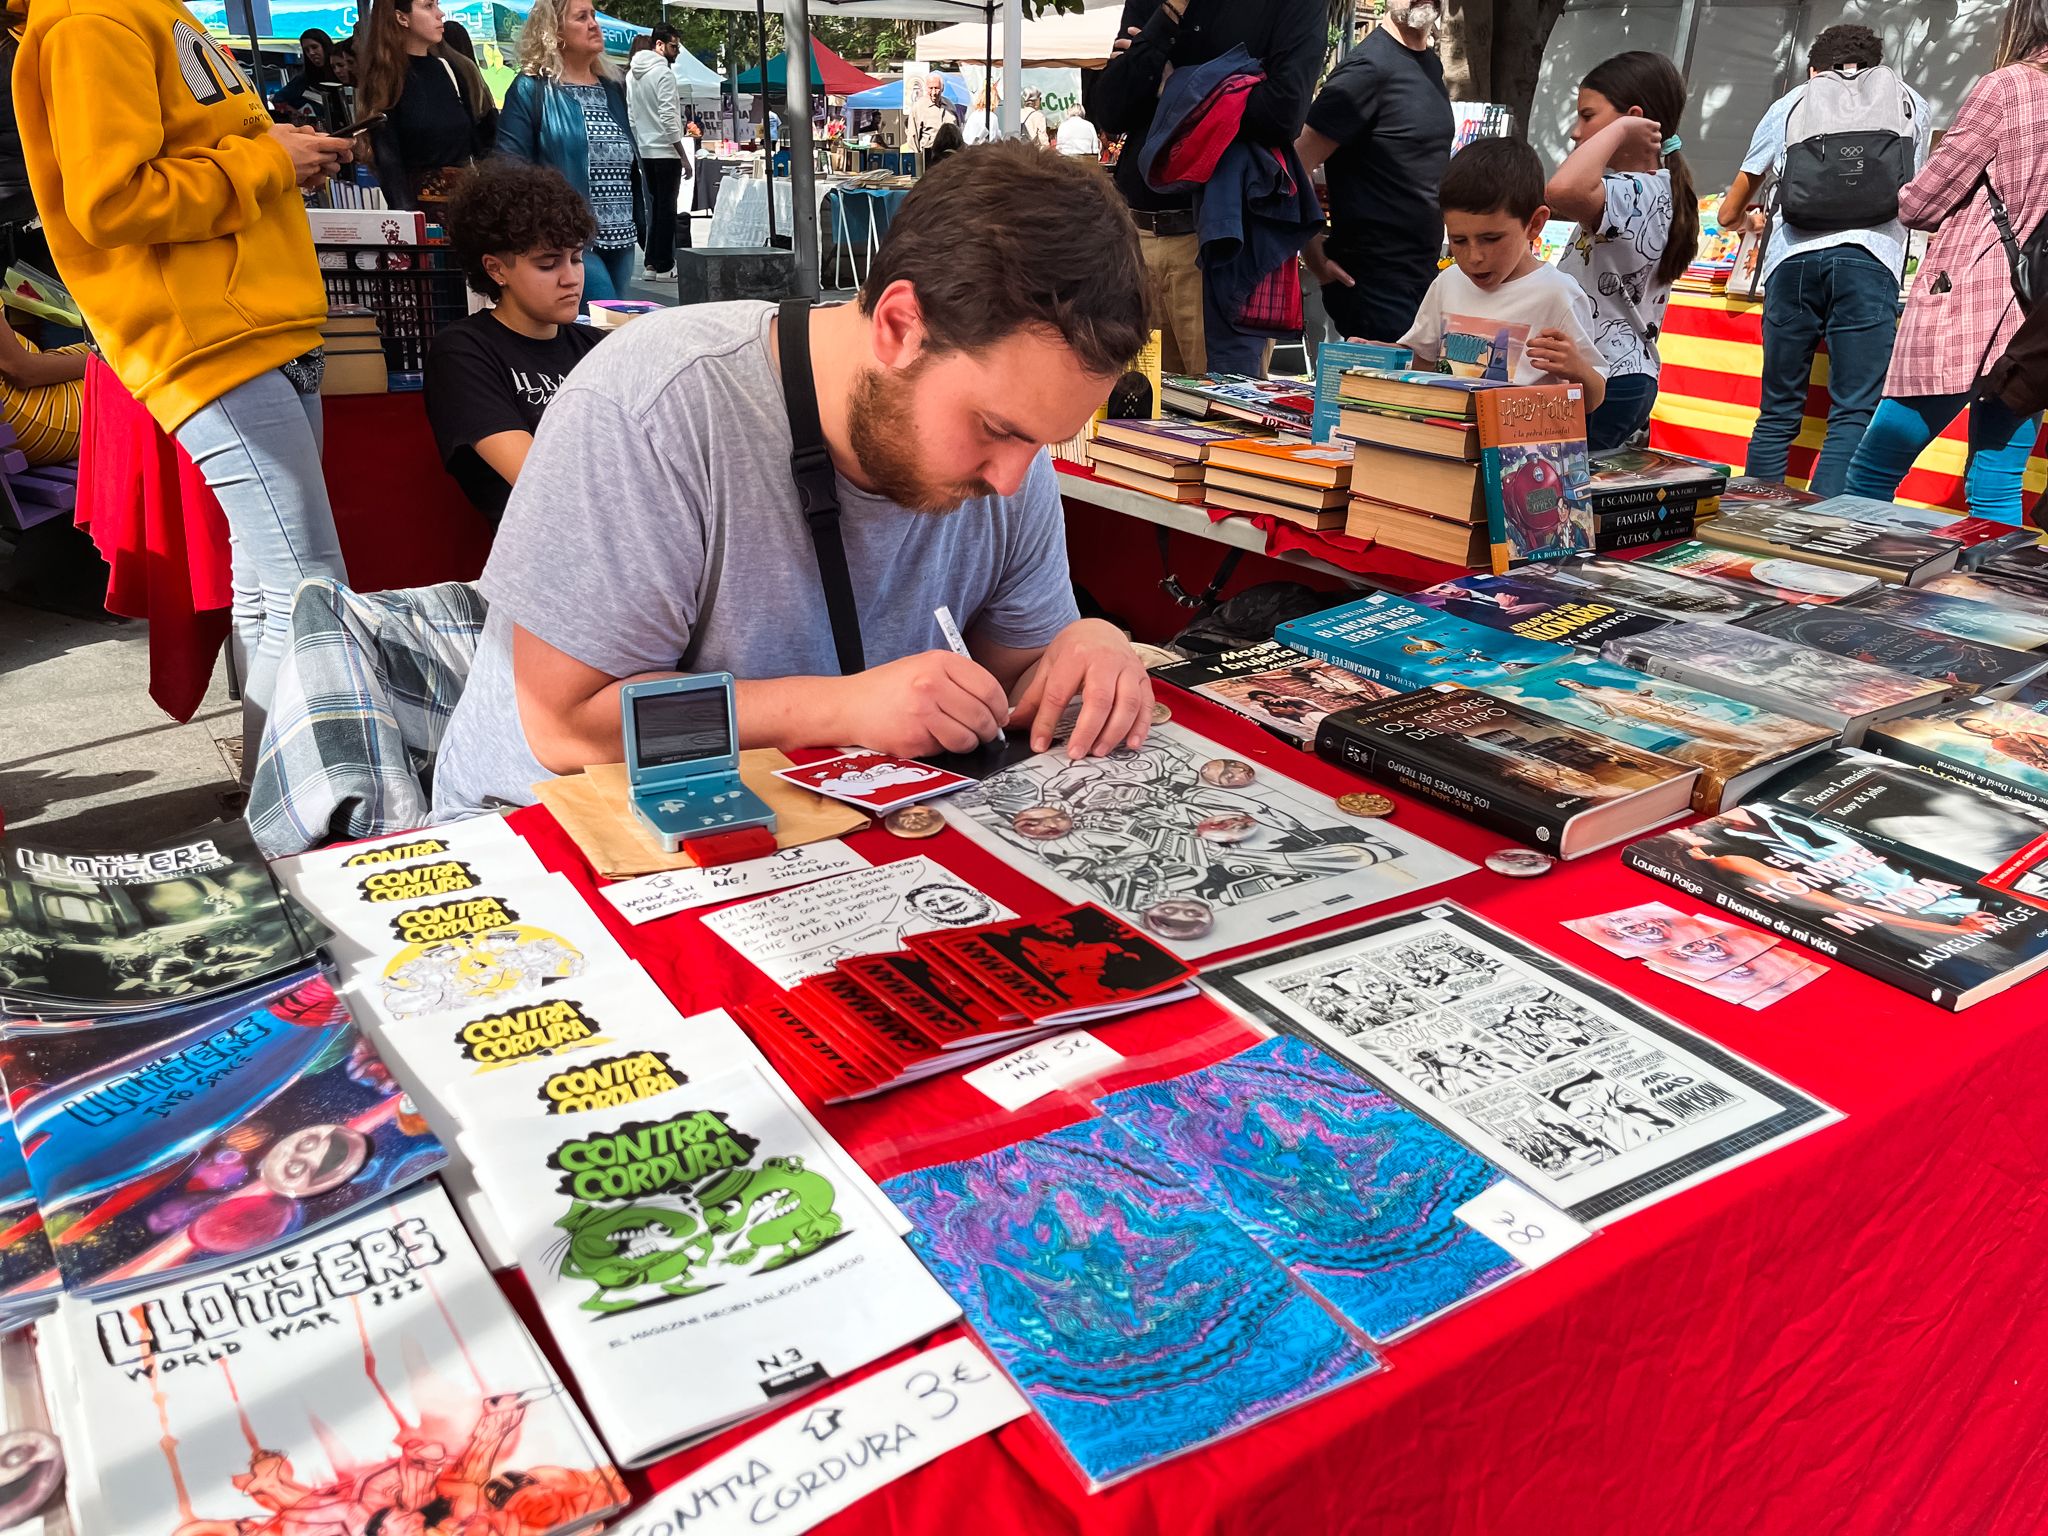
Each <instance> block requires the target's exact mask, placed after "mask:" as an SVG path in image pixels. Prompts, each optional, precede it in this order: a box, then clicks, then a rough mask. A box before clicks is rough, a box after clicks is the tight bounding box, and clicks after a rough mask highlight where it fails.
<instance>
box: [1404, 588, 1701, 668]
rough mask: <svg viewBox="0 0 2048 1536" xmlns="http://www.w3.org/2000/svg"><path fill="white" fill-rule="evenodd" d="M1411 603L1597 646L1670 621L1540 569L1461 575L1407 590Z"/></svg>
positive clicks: (1530, 634)
mask: <svg viewBox="0 0 2048 1536" xmlns="http://www.w3.org/2000/svg"><path fill="white" fill-rule="evenodd" d="M1408 599H1409V601H1411V602H1415V603H1420V604H1422V605H1423V606H1425V607H1429V608H1434V609H1437V610H1438V611H1439V612H1441V613H1446V614H1449V615H1450V616H1451V617H1452V618H1456V619H1469V620H1470V621H1471V622H1473V623H1475V624H1483V625H1485V626H1486V627H1487V628H1488V629H1504V630H1506V631H1508V633H1510V634H1514V635H1520V636H1521V637H1522V638H1523V639H1525V640H1544V641H1548V642H1550V643H1552V644H1554V645H1573V646H1581V647H1584V648H1586V649H1588V650H1596V651H1597V650H1598V649H1599V648H1600V645H1601V642H1602V641H1605V640H1609V639H1614V638H1618V637H1620V636H1623V635H1637V634H1641V633H1642V632H1643V631H1644V630H1648V629H1656V628H1658V627H1659V626H1661V625H1664V624H1668V623H1669V622H1670V620H1669V619H1666V618H1665V617H1664V616H1663V615H1662V614H1656V613H1645V612H1643V611H1642V610H1640V609H1632V608H1625V607H1622V606H1620V605H1618V604H1615V603H1610V602H1607V601H1606V600H1604V599H1602V598H1599V597H1596V596H1593V595H1591V594H1589V593H1587V592H1586V591H1585V590H1584V589H1582V588H1574V587H1570V586H1565V585H1563V584H1561V583H1559V582H1555V581H1552V580H1550V579H1549V578H1548V577H1547V576H1546V575H1544V574H1543V572H1542V571H1539V570H1534V569H1523V570H1516V571H1509V572H1508V573H1507V574H1506V575H1502V576H1495V575H1488V574H1480V575H1472V576H1461V577H1459V578H1458V579H1457V580H1456V581H1445V582H1439V583H1438V584H1437V585H1435V586H1433V587H1424V588H1422V589H1421V590H1420V591H1417V592H1411V593H1409V594H1408Z"/></svg>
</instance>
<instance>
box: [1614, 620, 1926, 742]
mask: <svg viewBox="0 0 2048 1536" xmlns="http://www.w3.org/2000/svg"><path fill="white" fill-rule="evenodd" d="M1601 655H1603V656H1604V657H1606V659H1607V660H1609V661H1611V662H1614V663H1615V664H1616V665H1618V666H1624V667H1633V668H1634V669H1635V670H1636V671H1638V672H1648V673H1650V674H1652V675H1653V676H1656V677H1668V678H1670V679H1671V680H1672V681H1673V682H1677V683H1687V684H1690V685H1691V686H1693V687H1695V688H1704V689H1706V690H1708V691H1710V692H1714V693H1725V694H1727V695H1729V696H1730V697H1732V698H1737V699H1743V700H1746V701H1747V702H1749V703H1751V704H1756V705H1760V706H1761V707H1763V708H1764V709H1772V710H1778V711H1781V712H1782V713H1784V714H1788V715H1796V716H1797V717H1798V718H1799V719H1801V720H1810V721H1812V722H1813V723H1814V724H1816V725H1824V726H1826V727H1828V728H1829V729H1830V730H1833V731H1836V732H1839V733H1840V735H1841V738H1842V745H1844V746H1848V747H1853V746H1855V745H1856V744H1857V743H1858V742H1860V741H1861V740H1862V739H1863V732H1864V730H1865V729H1866V728H1867V727H1868V726H1869V725H1870V724H1871V723H1872V722H1874V721H1878V720H1888V719H1890V718H1891V717H1892V716H1894V715H1903V714H1906V713H1909V712H1910V711H1912V710H1914V709H1919V708H1923V707H1925V706H1926V705H1928V704H1930V703H1933V702H1934V701H1935V700H1937V699H1938V698H1940V697H1941V695H1942V694H1944V693H1945V692H1947V691H1948V690H1947V689H1946V687H1945V686H1944V685H1943V684H1941V683H1935V682H1929V681H1928V680H1927V679H1925V678H1920V677H1909V676H1907V675H1906V674H1905V673H1903V672H1894V671H1892V670H1890V669H1889V668H1886V667H1875V666H1872V665H1870V664H1869V663H1868V662H1862V661H1851V660H1849V659H1848V658H1847V657H1842V656H1831V655H1829V654H1828V653H1827V652H1826V651H1816V650H1814V649H1813V648H1812V647H1811V646H1805V645H1798V644H1794V643H1793V642H1791V641H1789V640H1780V639H1779V638H1778V637H1777V636H1775V635H1762V634H1758V633H1757V632H1756V631H1755V630H1750V629H1742V628H1739V627H1737V626H1735V625H1732V624H1671V625H1667V626H1666V627H1665V628H1663V629H1655V630H1651V631H1650V632H1649V633H1648V634H1642V635H1631V636H1629V637H1628V638H1627V639H1626V640H1611V641H1609V642H1608V643H1607V644H1606V646H1604V647H1603V648H1602V650H1601Z"/></svg>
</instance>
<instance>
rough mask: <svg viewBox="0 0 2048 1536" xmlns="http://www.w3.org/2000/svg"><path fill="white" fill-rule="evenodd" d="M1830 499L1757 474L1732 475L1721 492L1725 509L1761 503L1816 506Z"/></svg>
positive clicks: (1722, 504) (1786, 505) (1784, 505)
mask: <svg viewBox="0 0 2048 1536" xmlns="http://www.w3.org/2000/svg"><path fill="white" fill-rule="evenodd" d="M1826 500H1828V498H1827V497H1825V496H1816V495H1814V493H1813V492H1812V491H1802V490H1800V489H1799V488H1798V487H1796V486H1790V485H1782V484H1780V483H1779V482H1778V481H1776V480H1763V479H1759V478H1758V477H1757V476H1755V475H1731V476H1729V478H1728V488H1727V489H1726V490H1724V491H1722V492H1721V506H1722V509H1723V510H1724V511H1726V510H1728V509H1730V508H1734V507H1752V506H1759V505H1766V504H1768V505H1771V506H1783V507H1815V506H1819V505H1820V504H1821V503H1822V502H1823V501H1826Z"/></svg>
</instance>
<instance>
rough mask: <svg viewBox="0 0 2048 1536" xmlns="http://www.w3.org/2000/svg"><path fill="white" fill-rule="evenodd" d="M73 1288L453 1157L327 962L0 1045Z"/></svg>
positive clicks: (155, 1273) (385, 1184)
mask: <svg viewBox="0 0 2048 1536" xmlns="http://www.w3.org/2000/svg"><path fill="white" fill-rule="evenodd" d="M0 1066H4V1069H5V1073H6V1079H7V1095H8V1100H9V1102H10V1103H11V1104H12V1105H13V1107H14V1117H15V1125H16V1127H17V1129H18V1130H19V1132H20V1136H21V1145H22V1148H23V1151H24V1153H25V1155H26V1157H27V1161H28V1171H29V1178H30V1180H31V1182H32V1183H33V1184H34V1186H35V1190H36V1200H37V1203H38V1204H39V1205H40V1206H41V1208H42V1212H43V1219H44V1222H45V1225H46V1228H47V1230H48V1232H49V1235H50V1240H51V1247H52V1249H53V1250H54V1252H55V1254H56V1258H57V1264H58V1268H59V1269H60V1270H61V1271H62V1272H63V1276H64V1283H65V1288H66V1289H67V1290H71V1291H74V1292H80V1293H85V1294H114V1293H117V1292H120V1291H123V1290H131V1289H134V1288H135V1287H137V1286H142V1285H153V1284H161V1283H162V1282H163V1281H164V1279H165V1277H166V1276H171V1275H178V1274H183V1273H186V1272H189V1271H191V1270H194V1269H204V1268H208V1267H211V1266H214V1265H218V1264H221V1263H225V1262H232V1261H236V1260H243V1259H247V1258H248V1257H250V1256H252V1255H254V1254H258V1253H262V1252H264V1251H265V1250H267V1249H269V1248H273V1247H275V1246H276V1245H277V1244H279V1243H281V1242H284V1241H287V1240H288V1239H290V1238H292V1237H295V1236H297V1235H298V1234H300V1233H302V1232H305V1231H308V1230H310V1229H312V1228H314V1227H318V1226H321V1225H323V1224H325V1223H327V1222H330V1221H335V1220H338V1219H339V1218H341V1217H343V1216H346V1215H348V1214H349V1213H350V1212H352V1211H354V1210H355V1209H357V1208H358V1207H360V1206H362V1205H363V1204H365V1203H367V1202H370V1201H374V1200H378V1199H381V1198H382V1197H383V1196H385V1195H388V1194H390V1193H392V1192H393V1191H395V1190H398V1189H402V1188H404V1187H405V1186H406V1185H407V1184H411V1183H414V1182H416V1181H417V1180H419V1179H422V1178H425V1177H426V1176H427V1175H428V1174H429V1173H432V1172H433V1171H434V1170H435V1169H437V1168H439V1167H440V1166H441V1164H442V1163H443V1162H445V1161H446V1160H447V1154H446V1153H445V1152H443V1150H442V1148H441V1144H440V1142H439V1141H437V1140H436V1139H435V1138H434V1136H433V1135H432V1133H431V1132H430V1131H429V1130H428V1129H427V1124H426V1121H425V1120H424V1119H423V1118H422V1117H421V1116H420V1114H419V1111H418V1110H417V1109H415V1108H414V1107H413V1105H412V1103H411V1101H410V1100H409V1099H407V1098H406V1097H405V1096H404V1094H403V1092H402V1091H401V1089H400V1088H399V1085H398V1083H397V1081H396V1080H395V1079H394V1078H393V1077H392V1075H391V1072H390V1070H389V1069H388V1068H387V1067H386V1066H385V1065H384V1062H383V1061H382V1060H381V1059H380V1058H379V1057H378V1055H377V1052H376V1051H375V1050H374V1049H373V1048H372V1047H371V1045H370V1042H369V1041H368V1040H366V1039H365V1038H363V1035H362V1033H361V1032H360V1031H359V1030H358V1029H357V1028H356V1024H355V1021H354V1020H353V1019H352V1018H350V1017H349V1013H348V1009H347V1008H346V1007H345V1006H344V1005H343V1003H342V1001H341V1000H340V999H339V998H338V997H336V996H335V994H334V990H333V988H332V987H331V986H329V985H328V982H327V980H326V978H325V977H323V976H322V975H321V974H320V973H319V972H318V971H314V970H308V971H303V972H300V973H298V974H297V975H295V976H292V977H289V978H287V979H286V981H285V982H284V984H282V985H281V986H279V987H277V988H275V989H273V990H272V991H270V992H268V993H266V994H263V995H261V996H260V997H258V998H254V999H248V998H245V999H242V1000H240V1001H237V1002H236V1003H234V1004H233V1005H231V1006H226V1007H220V1006H216V1007H214V1008H211V1009H205V1008H201V1009H195V1010H193V1011H192V1012H190V1013H187V1014H183V1015H179V1016H175V1017H172V1018H169V1019H166V1020H162V1021H159V1022H153V1023H144V1024H104V1025H100V1026H98V1027H95V1028H92V1029H75V1030H64V1031H49V1032H38V1033H32V1034H25V1035H19V1036H16V1037H14V1038H12V1039H9V1040H7V1041H6V1042H5V1043H4V1045H0Z"/></svg>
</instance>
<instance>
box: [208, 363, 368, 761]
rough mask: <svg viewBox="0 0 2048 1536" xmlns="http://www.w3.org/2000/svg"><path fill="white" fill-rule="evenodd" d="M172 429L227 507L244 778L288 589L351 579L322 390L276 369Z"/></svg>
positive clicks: (269, 684)
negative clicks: (310, 390)
mask: <svg viewBox="0 0 2048 1536" xmlns="http://www.w3.org/2000/svg"><path fill="white" fill-rule="evenodd" d="M176 436H177V439H178V445H179V446H180V447H181V448H183V449H184V450H185V452H186V453H187V454H189V455H190V456H191V458H192V462H193V464H195V465H196V466H197V467H198V469H199V473H200V474H201V475H202V476H204V477H205V480H206V484H207V487H208V489H210V490H211V491H212V492H213V494H214V498H215V499H216V500H217V501H219V502H220V507H221V511H222V512H224V513H226V514H227V520H228V549H229V558H230V561H231V564H232V568H233V578H234V593H235V604H234V628H233V631H232V635H231V643H232V644H233V646H234V652H235V665H236V670H237V671H239V672H240V673H241V677H242V752H243V755H242V763H243V772H244V775H245V782H246V775H247V774H248V773H249V772H250V771H252V770H253V769H254V768H255V766H256V754H257V750H258V748H259V747H260V746H261V745H262V741H263V720H264V716H265V715H266V714H267V713H268V712H269V709H270V695H271V691H272V689H273V687H274V686H275V684H276V681H277V667H278V663H279V662H281V661H282V660H283V659H284V653H285V651H286V649H287V648H288V647H289V646H290V644H291V625H292V594H293V593H294V592H296V591H297V590H298V586H299V583H300V582H301V581H304V580H305V579H306V578H308V577H311V576H331V577H333V578H334V579H335V580H336V581H346V580H347V579H348V571H347V569H346V568H345V567H344V566H343V565H342V562H341V543H340V540H339V539H337V538H336V537H335V533H334V510H333V508H332V507H330V506H329V505H328V504H327V481H326V478H325V477H324V476H323V475H322V473H321V470H320V397H319V396H318V395H301V394H300V393H299V392H298V391H297V390H296V389H294V388H293V387H292V384H291V381H290V380H289V379H287V378H286V377H285V376H284V375H283V374H282V373H280V372H278V371H277V370H276V369H272V370H271V371H270V372H268V373H264V374H259V375H257V376H256V377H255V378H253V379H251V380H249V382H248V383H246V384H238V385H236V386H235V388H233V389H231V390H229V391H228V392H227V393H226V394H224V395H222V396H221V397H220V398H219V399H218V400H215V401H214V402H213V403H212V404H210V405H206V406H202V407H201V408H200V409H199V410H198V411H196V412H194V413H193V415H192V416H191V417H190V418H189V419H188V420H187V421H186V422H185V424H184V425H183V426H181V427H179V428H178V431H177V434H176Z"/></svg>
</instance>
